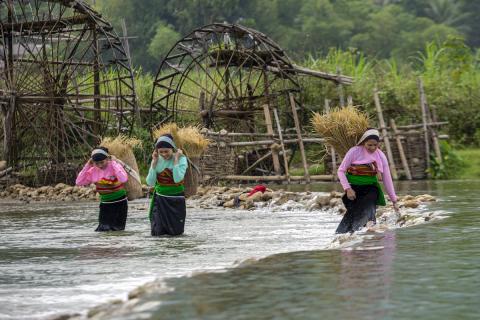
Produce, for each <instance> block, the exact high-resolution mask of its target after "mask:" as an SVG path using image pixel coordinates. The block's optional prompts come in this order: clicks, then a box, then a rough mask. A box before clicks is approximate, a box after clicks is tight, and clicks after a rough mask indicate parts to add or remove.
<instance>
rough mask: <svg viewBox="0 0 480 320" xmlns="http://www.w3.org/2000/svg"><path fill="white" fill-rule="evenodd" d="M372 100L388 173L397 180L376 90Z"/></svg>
mask: <svg viewBox="0 0 480 320" xmlns="http://www.w3.org/2000/svg"><path fill="white" fill-rule="evenodd" d="M373 99H374V100H375V107H376V108H377V114H378V121H379V122H380V127H381V128H382V129H381V130H382V136H383V143H384V144H385V149H386V151H387V157H388V162H389V167H390V172H391V174H392V178H393V179H394V180H397V179H398V175H397V169H396V167H395V162H394V161H393V154H392V148H391V146H390V139H389V138H388V132H387V129H386V125H385V120H384V119H383V112H382V106H381V104H380V98H379V97H378V90H377V88H375V89H374V92H373Z"/></svg>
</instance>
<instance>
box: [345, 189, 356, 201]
mask: <svg viewBox="0 0 480 320" xmlns="http://www.w3.org/2000/svg"><path fill="white" fill-rule="evenodd" d="M345 191H346V192H347V198H348V199H349V200H352V201H353V200H355V199H356V198H357V195H356V194H355V191H353V189H352V188H348V189H347V190H345Z"/></svg>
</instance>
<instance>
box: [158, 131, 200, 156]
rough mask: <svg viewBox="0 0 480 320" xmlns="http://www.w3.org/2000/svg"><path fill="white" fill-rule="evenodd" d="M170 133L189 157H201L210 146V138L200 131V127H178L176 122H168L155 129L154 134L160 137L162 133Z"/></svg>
mask: <svg viewBox="0 0 480 320" xmlns="http://www.w3.org/2000/svg"><path fill="white" fill-rule="evenodd" d="M166 133H170V134H171V135H172V137H173V141H174V142H175V144H176V145H177V147H178V148H180V149H182V150H183V152H184V153H185V155H186V156H187V157H189V158H198V157H200V156H201V155H202V154H203V153H204V152H205V150H206V149H207V147H208V144H209V140H208V139H206V138H205V137H204V136H203V134H201V133H200V129H199V128H198V127H192V126H189V127H184V128H178V126H177V125H176V124H175V123H167V124H165V125H164V126H162V127H160V128H159V129H156V130H154V131H153V136H154V138H155V139H158V137H160V136H161V135H162V134H166Z"/></svg>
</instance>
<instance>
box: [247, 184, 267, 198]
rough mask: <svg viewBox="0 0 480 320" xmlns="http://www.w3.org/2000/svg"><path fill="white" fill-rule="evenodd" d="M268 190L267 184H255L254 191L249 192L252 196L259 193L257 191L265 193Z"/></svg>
mask: <svg viewBox="0 0 480 320" xmlns="http://www.w3.org/2000/svg"><path fill="white" fill-rule="evenodd" d="M266 190H267V187H265V186H262V185H258V186H255V187H254V188H253V189H252V191H250V192H249V193H248V196H249V197H250V196H251V195H253V194H255V193H257V192H261V193H265V191H266Z"/></svg>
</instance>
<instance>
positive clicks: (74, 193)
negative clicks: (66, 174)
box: [0, 183, 97, 202]
mask: <svg viewBox="0 0 480 320" xmlns="http://www.w3.org/2000/svg"><path fill="white" fill-rule="evenodd" d="M0 198H5V199H12V200H18V201H23V202H31V201H41V202H47V201H67V202H68V201H75V200H96V199H97V195H96V192H95V188H93V187H77V186H69V185H66V184H64V183H58V184H57V185H55V186H43V187H39V188H31V187H27V186H24V185H22V184H15V185H12V186H9V187H7V188H6V189H5V190H4V191H1V192H0Z"/></svg>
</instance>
